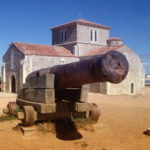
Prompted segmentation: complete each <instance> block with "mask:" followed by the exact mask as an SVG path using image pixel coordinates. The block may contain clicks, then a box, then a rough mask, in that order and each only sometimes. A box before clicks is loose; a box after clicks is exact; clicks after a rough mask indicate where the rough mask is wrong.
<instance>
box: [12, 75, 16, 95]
mask: <svg viewBox="0 0 150 150" xmlns="http://www.w3.org/2000/svg"><path fill="white" fill-rule="evenodd" d="M11 92H12V93H16V78H15V76H14V75H12V76H11Z"/></svg>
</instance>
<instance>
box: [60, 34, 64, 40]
mask: <svg viewBox="0 0 150 150" xmlns="http://www.w3.org/2000/svg"><path fill="white" fill-rule="evenodd" d="M60 36H61V37H60V38H61V42H63V41H64V39H63V37H64V36H63V32H61V35H60Z"/></svg>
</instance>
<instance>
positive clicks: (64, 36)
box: [60, 31, 67, 42]
mask: <svg viewBox="0 0 150 150" xmlns="http://www.w3.org/2000/svg"><path fill="white" fill-rule="evenodd" d="M60 39H61V40H60V41H61V42H66V41H67V31H62V32H61V34H60Z"/></svg>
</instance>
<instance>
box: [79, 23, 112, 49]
mask: <svg viewBox="0 0 150 150" xmlns="http://www.w3.org/2000/svg"><path fill="white" fill-rule="evenodd" d="M91 30H93V31H95V30H97V41H94V40H93V41H91V39H90V31H91ZM93 37H94V36H93ZM108 38H109V30H108V29H101V28H94V27H90V26H84V25H79V24H78V25H77V41H78V42H83V43H89V44H90V43H92V44H98V45H103V46H106V45H107V39H108Z"/></svg>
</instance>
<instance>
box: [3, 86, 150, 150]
mask: <svg viewBox="0 0 150 150" xmlns="http://www.w3.org/2000/svg"><path fill="white" fill-rule="evenodd" d="M9 99H11V100H12V98H11V97H10V98H7V100H9ZM1 101H4V98H0V102H1ZM89 102H95V103H97V104H98V105H99V107H100V109H101V114H102V116H101V118H100V120H99V121H98V123H97V124H96V125H95V126H94V128H95V131H94V132H93V131H85V130H79V131H78V133H79V134H80V135H81V136H82V138H80V139H77V140H61V139H59V138H57V137H56V134H54V133H48V134H38V135H37V136H35V137H33V138H29V139H28V138H25V137H24V136H23V135H22V133H21V132H19V131H15V130H13V128H14V127H16V125H17V124H18V122H17V121H16V120H13V121H5V122H0V145H1V148H0V149H1V150H12V149H13V150H51V149H52V150H150V136H146V135H144V134H143V132H144V131H145V130H146V129H147V128H149V127H150V88H147V89H145V90H144V91H143V94H142V95H136V96H102V95H99V94H89Z"/></svg>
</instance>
